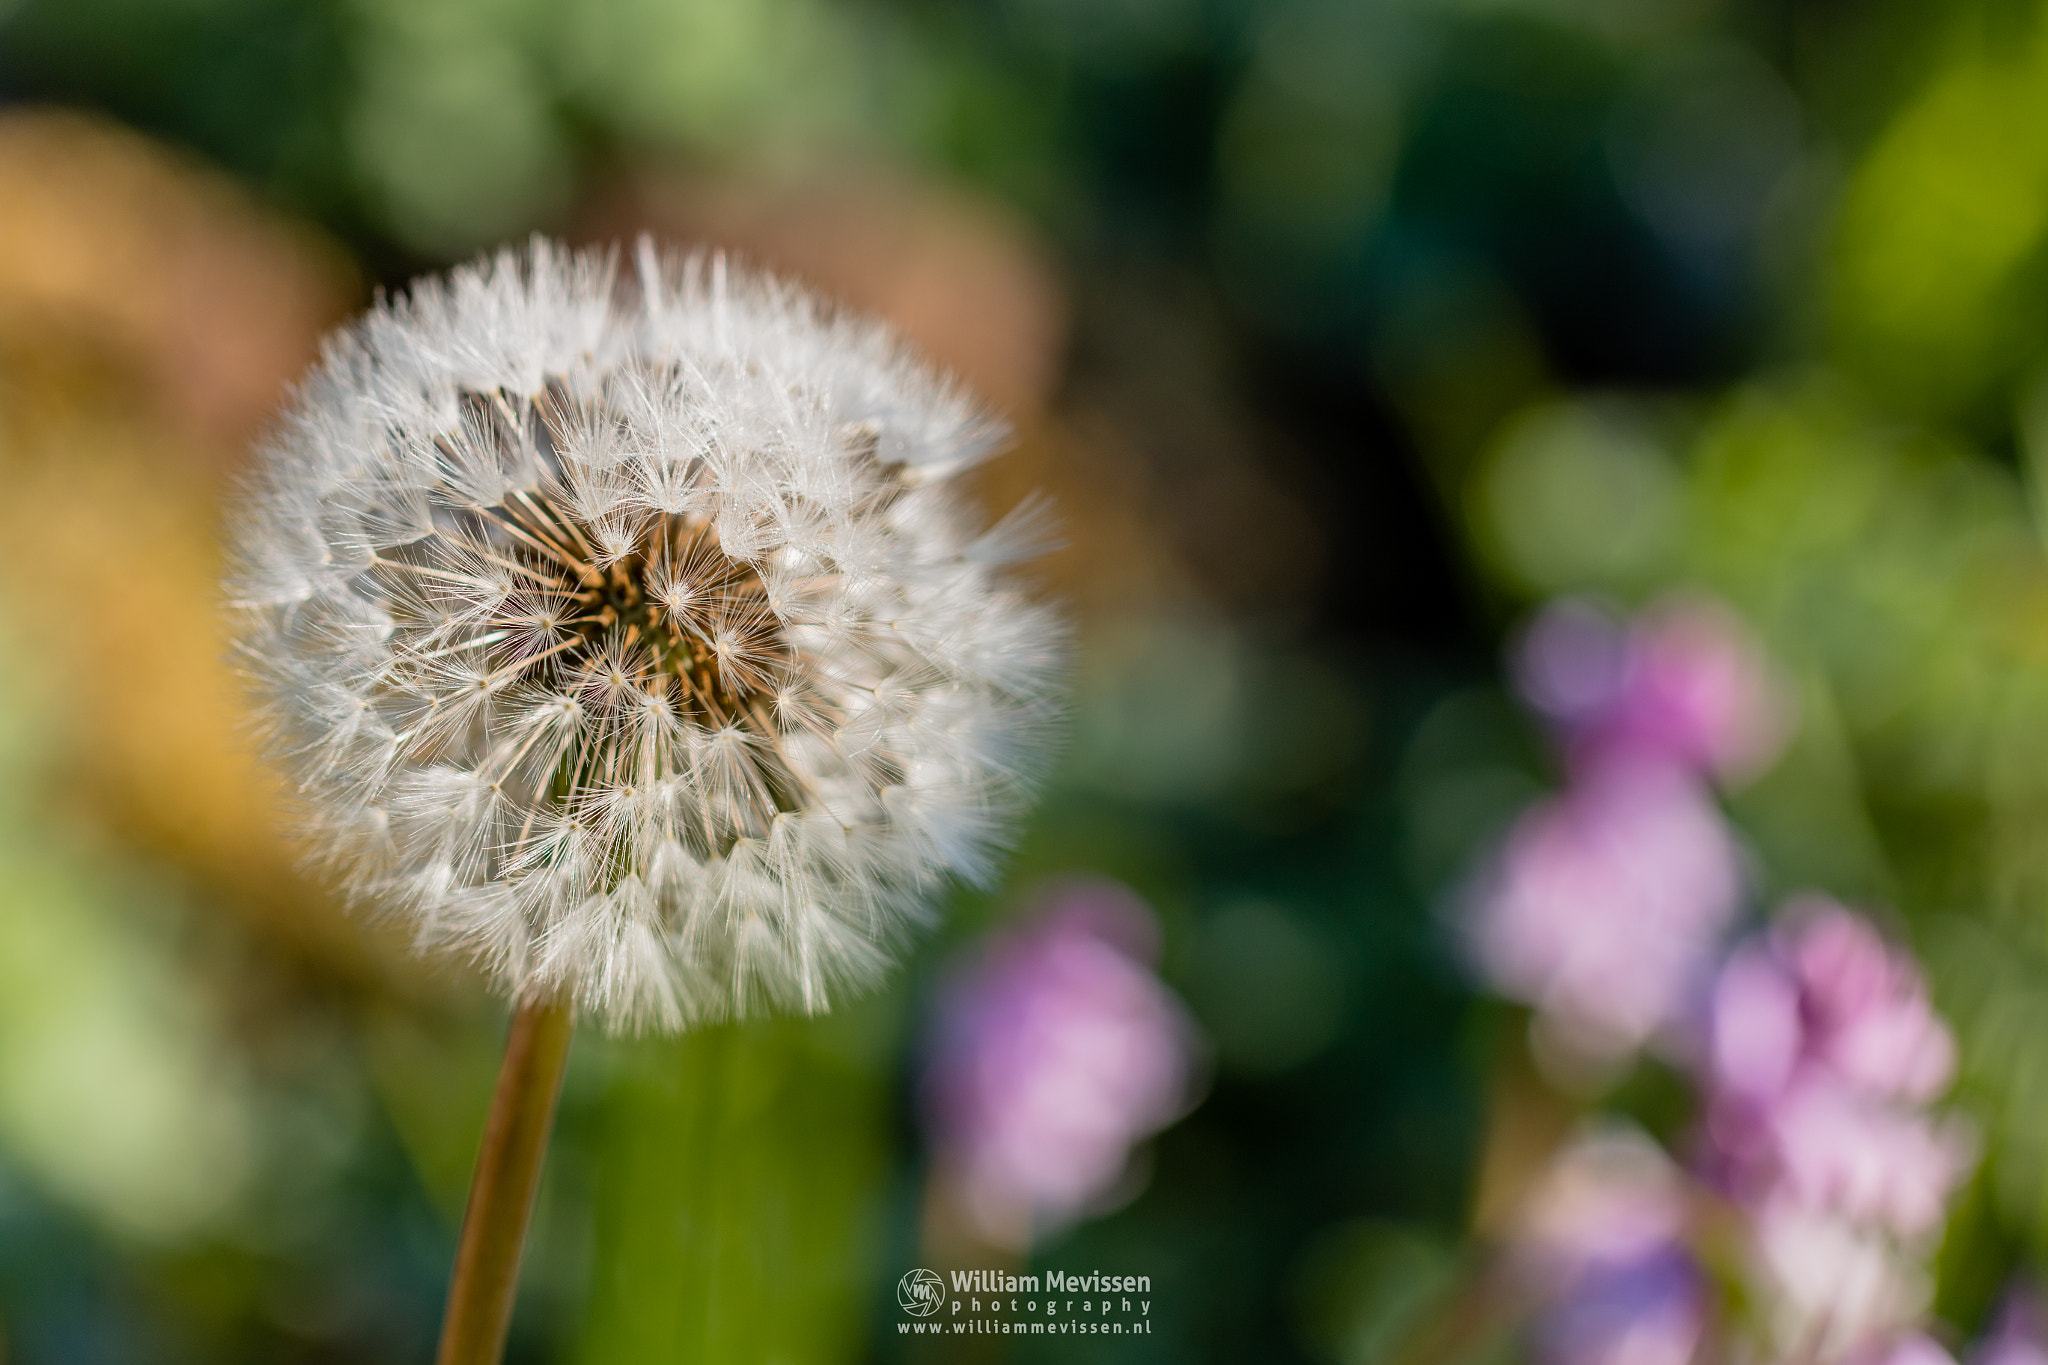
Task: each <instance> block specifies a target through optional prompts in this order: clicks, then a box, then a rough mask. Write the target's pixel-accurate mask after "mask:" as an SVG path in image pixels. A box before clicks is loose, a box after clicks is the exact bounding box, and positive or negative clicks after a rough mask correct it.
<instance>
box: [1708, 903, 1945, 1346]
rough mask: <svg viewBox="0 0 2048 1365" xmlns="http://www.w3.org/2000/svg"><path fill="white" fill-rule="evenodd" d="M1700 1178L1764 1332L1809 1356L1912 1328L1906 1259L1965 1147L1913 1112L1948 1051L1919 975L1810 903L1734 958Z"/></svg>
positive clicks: (1871, 938) (1938, 1216)
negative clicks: (1709, 1183) (1743, 1240)
mask: <svg viewBox="0 0 2048 1365" xmlns="http://www.w3.org/2000/svg"><path fill="white" fill-rule="evenodd" d="M1701 1060H1702V1062H1703V1065H1704V1069H1705V1073H1706V1074H1705V1081H1706V1086H1707V1106H1706V1108H1707V1138H1708V1141H1707V1145H1706V1150H1705V1152H1704V1153H1703V1158H1702V1159H1703V1164H1704V1166H1705V1168H1706V1170H1707V1173H1708V1174H1709V1175H1710V1176H1711V1177H1713V1178H1714V1179H1715V1180H1717V1181H1718V1182H1719V1183H1720V1184H1721V1185H1723V1186H1724V1187H1725V1189H1726V1190H1727V1192H1728V1194H1729V1196H1730V1197H1731V1198H1732V1199H1733V1200H1734V1201H1735V1202H1736V1204H1737V1206H1738V1207H1739V1208H1741V1209H1742V1210H1743V1211H1745V1212H1746V1213H1747V1215H1748V1217H1749V1219H1750V1222H1751V1226H1752V1233H1753V1238H1754V1249H1755V1252H1756V1257H1757V1267H1758V1270H1759V1272H1760V1274H1761V1277H1762V1279H1763V1281H1764V1283H1765V1286H1766V1289H1767V1294H1766V1298H1767V1300H1768V1301H1769V1304H1770V1315H1771V1317H1772V1320H1773V1331H1774V1333H1775V1334H1776V1335H1777V1337H1778V1338H1779V1340H1781V1341H1784V1342H1802V1343H1811V1344H1810V1345H1809V1346H1807V1347H1805V1348H1803V1349H1807V1350H1809V1351H1810V1352H1811V1353H1812V1354H1813V1355H1814V1358H1816V1359H1834V1358H1840V1357H1843V1356H1847V1355H1852V1354H1853V1355H1858V1356H1869V1355H1871V1354H1872V1353H1873V1352H1875V1351H1877V1350H1878V1349H1879V1348H1880V1347H1881V1346H1882V1345H1883V1344H1884V1343H1885V1342H1888V1341H1892V1340H1894V1338H1895V1337H1896V1334H1897V1333H1898V1332H1900V1331H1903V1330H1906V1329H1908V1328H1910V1327H1912V1325H1913V1324H1914V1322H1915V1321H1916V1319H1917V1315H1918V1313H1919V1312H1920V1310H1921V1307H1922V1305H1923V1304H1924V1301H1925V1297H1926V1275H1925V1272H1924V1270H1922V1268H1921V1265H1920V1261H1921V1258H1922V1256H1923V1254H1924V1253H1925V1251H1926V1250H1927V1248H1928V1246H1929V1244H1930V1243H1931V1241H1932V1240H1933V1238H1934V1237H1935V1236H1936V1235H1937V1234H1938V1232H1939V1230H1940V1228H1941V1225H1942V1222H1943V1219H1944V1218H1945V1216H1946V1210H1947V1204H1948V1199H1949V1196H1950V1194H1951V1193H1952V1192H1953V1191H1954V1189H1955V1186H1956V1183H1957V1181H1958V1180H1960V1179H1961V1177H1962V1176H1963V1174H1964V1173H1965V1172H1966V1171H1967V1170H1968V1168H1969V1165H1970V1162H1971V1160H1972V1150H1971V1148H1972V1144H1971V1141H1970V1138H1969V1135H1968V1133H1967V1131H1966V1130H1965V1129H1964V1128H1963V1127H1962V1126H1961V1125H1960V1124H1959V1123H1958V1122H1957V1121H1956V1120H1954V1119H1950V1118H1945V1117H1942V1116H1939V1115H1937V1114H1934V1113H1931V1112H1929V1111H1928V1110H1927V1109H1926V1108H1925V1105H1926V1104H1927V1102H1928V1101H1930V1100H1931V1099H1933V1098H1934V1097H1935V1096H1936V1095H1937V1094H1939V1093H1940V1091H1941V1090H1942V1089H1943V1088H1944V1087H1945V1086H1946V1085H1947V1084H1948V1081H1949V1078H1950V1076H1951V1074H1952V1073H1953V1071H1954V1066H1955V1044H1954V1041H1953V1039H1952V1038H1951V1037H1950V1035H1949V1031H1948V1028H1947V1026H1946V1025H1945V1024H1943V1022H1942V1021H1941V1019H1940V1017H1939V1016H1938V1015H1936V1014H1935V1012H1934V1009H1933V1006H1932V1004H1931V1003H1930V1002H1929V1001H1928V998H1927V989H1926V985H1925V983H1924V981H1923V980H1922V979H1921V975H1920V970H1919V967H1918V965H1917V964H1916V963H1915V962H1914V960H1913V958H1912V956H1911V954H1910V953H1908V952H1906V951H1905V950H1904V949H1901V948H1895V947H1892V946H1891V945H1888V944H1887V943H1886V942H1885V941H1884V939H1883V938H1882V937H1881V936H1880V935H1879V934H1878V932H1877V931H1876V929H1875V928H1873V927H1872V925H1871V924H1870V922H1869V921H1868V920H1866V919H1864V918H1862V917H1861V916H1859V915H1856V914H1855V913H1853V912H1851V911H1849V910H1847V909H1844V908H1843V907H1842V906H1840V905H1837V904H1835V903H1833V902H1832V901H1827V900H1823V899H1819V898H1811V897H1810V898H1806V899H1803V900H1800V901H1796V902H1794V903H1793V904H1792V905H1790V906H1788V907H1787V908H1786V910H1785V911H1784V912H1783V913H1782V914H1781V915H1780V917H1779V921H1778V923H1777V925H1776V926H1775V927H1774V928H1773V929H1772V930H1771V931H1770V932H1768V933H1766V934H1760V935H1757V936H1756V937H1754V938H1752V939H1751V940H1750V941H1748V942H1746V943H1744V944H1742V945H1740V946H1738V947H1737V948H1736V950H1735V951H1734V952H1733V953H1731V954H1730V955H1729V957H1728V960H1727V962H1726V964H1725V965H1724V966H1723V967H1722V969H1721V973H1720V976H1719V978H1718V979H1717V981H1716V982H1715V985H1714V990H1713V995H1712V1000H1711V1003H1710V1006H1709V1009H1708V1018H1707V1028H1706V1038H1705V1044H1704V1048H1703V1056H1702V1059H1701Z"/></svg>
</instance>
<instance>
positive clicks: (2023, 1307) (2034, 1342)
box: [1970, 1288, 2048, 1365]
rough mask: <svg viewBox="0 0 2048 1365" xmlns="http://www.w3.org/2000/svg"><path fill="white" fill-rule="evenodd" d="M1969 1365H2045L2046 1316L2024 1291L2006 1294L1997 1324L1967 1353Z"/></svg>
mask: <svg viewBox="0 0 2048 1365" xmlns="http://www.w3.org/2000/svg"><path fill="white" fill-rule="evenodd" d="M1970 1365H2048V1312H2044V1311H2043V1309H2042V1305H2041V1301H2040V1299H2038V1298H2036V1297H2035V1296H2034V1295H2033V1294H2032V1293H2030V1292H2029V1291H2027V1290H2026V1289H2024V1288H2019V1289H2013V1290H2010V1291H2008V1293H2007V1294H2006V1299H2005V1307H2004V1308H2003V1309H2001V1310H2000V1312H1999V1314H1998V1324H1997V1325H1996V1326H1995V1327H1993V1328H1992V1329H1991V1333H1990V1335H1989V1336H1987V1337H1985V1338H1984V1340H1983V1341H1982V1342H1981V1343H1979V1344H1978V1347H1977V1349H1976V1350H1975V1351H1974V1352H1972V1353H1971V1356H1970Z"/></svg>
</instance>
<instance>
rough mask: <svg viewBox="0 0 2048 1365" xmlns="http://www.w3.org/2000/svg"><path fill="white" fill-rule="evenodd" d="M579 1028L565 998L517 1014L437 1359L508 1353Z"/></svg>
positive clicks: (481, 1360) (448, 1362) (489, 1361)
mask: <svg viewBox="0 0 2048 1365" xmlns="http://www.w3.org/2000/svg"><path fill="white" fill-rule="evenodd" d="M575 1027H576V1024H575V1016H574V1015H573V1014H572V1013H571V1012H570V1009H569V1006H568V1004H567V1003H566V1002H564V1001H558V1000H552V999H530V1000H523V1001H521V1002H520V1004H519V1008H518V1010H517V1011H516V1012H515V1013H514V1014H513V1016H512V1030H511V1033H510V1034H509V1036H507V1038H506V1039H505V1061H504V1064H503V1065H502V1066H501V1067H499V1069H498V1088H497V1090H496V1091H495V1092H494V1093H493V1094H492V1096H491V1114H490V1118H489V1119H488V1120H487V1121H486V1123H485V1124H484V1140H483V1147H482V1149H481V1150H480V1151H478V1153H477V1158H476V1174H475V1176H474V1177H472V1178H471V1180H470V1184H469V1207H468V1209H467V1210H466V1211H465V1212H464V1213H463V1215H462V1242H461V1244H460V1245H459V1246H458V1247H457V1248H456V1252H455V1275H454V1278H453V1279H452V1280H451V1281H450V1282H449V1285H448V1312H447V1316H446V1317H445V1318H443V1319H442V1322H441V1353H440V1354H439V1355H438V1356H436V1357H435V1361H436V1365H498V1362H499V1361H500V1360H501V1359H502V1358H503V1357H504V1354H505V1334H506V1332H507V1331H508V1330H509V1329H510V1328H511V1325H512V1297H513V1295H514V1293H515V1292H516V1291H517V1290H518V1287H519V1255H520V1252H521V1250H522V1249H523V1248H524V1247H525V1244H526V1224H527V1220H528V1218H529V1217H530V1216H531V1215H532V1213H533V1196H534V1192H535V1191H536V1190H537V1189H538V1188H539V1186H540V1167H541V1160H542V1159H543V1158H544V1157H545V1156H546V1155H547V1150H548V1130H549V1129H550V1128H551V1127H553V1125H554V1121H555V1100H556V1097H557V1096H559V1095H560V1094H561V1091H562V1070H563V1066H564V1064H565V1063H566V1062H567V1061H568V1060H569V1037H570V1035H571V1034H572V1033H573V1032H574V1031H575Z"/></svg>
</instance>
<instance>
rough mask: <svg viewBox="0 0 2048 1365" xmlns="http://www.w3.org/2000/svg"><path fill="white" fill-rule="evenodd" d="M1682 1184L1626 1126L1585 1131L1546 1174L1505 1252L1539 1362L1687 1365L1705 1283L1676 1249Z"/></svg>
mask: <svg viewBox="0 0 2048 1365" xmlns="http://www.w3.org/2000/svg"><path fill="white" fill-rule="evenodd" d="M1688 1221H1689V1210H1688V1195H1687V1188H1686V1183H1685V1178H1684V1176H1683V1175H1682V1174H1681V1173H1680V1172H1679V1170H1678V1169H1677V1167H1675V1166H1674V1165H1672V1163H1671V1161H1670V1160H1669V1159H1668V1158H1667V1157H1666V1156H1665V1155H1664V1153H1663V1151H1662V1150H1660V1149H1659V1148H1658V1147H1657V1145H1656V1144H1655V1143H1653V1142H1652V1141H1650V1139H1649V1138H1647V1137H1645V1136H1644V1135H1643V1134H1642V1133H1640V1132H1638V1131H1636V1130H1635V1129H1632V1128H1623V1127H1609V1128H1604V1129H1596V1130H1593V1131H1592V1132H1589V1133H1586V1134H1584V1135H1582V1136H1580V1137H1578V1138H1576V1139H1575V1140H1574V1141H1573V1142H1572V1143H1571V1144H1570V1145H1569V1146H1567V1147H1566V1148H1565V1149H1564V1151H1563V1152H1562V1153H1560V1154H1559V1156H1558V1157H1557V1158H1555V1159H1554V1161H1553V1162H1552V1164H1551V1167H1550V1169H1549V1170H1548V1172H1547V1173H1546V1174H1545V1176H1544V1178H1543V1180H1542V1181H1541V1182H1540V1184H1539V1185H1538V1186H1537V1188H1536V1190H1535V1192H1534V1193H1533V1195H1532V1197H1531V1199H1530V1201H1529V1203H1528V1205H1527V1206H1526V1207H1525V1210H1524V1214H1523V1218H1522V1221H1521V1224H1520V1226H1519V1227H1518V1228H1517V1230H1516V1236H1515V1240H1514V1244H1513V1248H1512V1256H1513V1262H1512V1264H1513V1265H1514V1267H1515V1270H1516V1272H1517V1275H1518V1278H1519V1279H1520V1280H1521V1281H1522V1283H1523V1285H1524V1287H1525V1288H1526V1289H1527V1290H1529V1291H1531V1292H1532V1293H1534V1294H1535V1295H1536V1296H1537V1297H1538V1299H1539V1300H1540V1302H1541V1305H1542V1306H1541V1308H1540V1310H1539V1312H1538V1314H1537V1317H1536V1321H1535V1338H1536V1344H1537V1349H1538V1353H1539V1355H1540V1356H1541V1357H1542V1358H1543V1359H1545V1360H1549V1361H1555V1362H1558V1365H1686V1362H1687V1361H1689V1360H1691V1359H1692V1357H1693V1355H1694V1353H1695V1351H1696V1350H1697V1349H1698V1347H1699V1343H1700V1339H1701V1337H1702V1335H1703V1334H1704V1332H1705V1330H1706V1322H1707V1310H1708V1299H1707V1284H1706V1279H1705V1276H1704V1275H1703V1274H1702V1273H1701V1271H1700V1268H1699V1266H1698V1264H1697V1263H1696V1262H1695V1260H1694V1259H1693V1256H1692V1253H1691V1252H1690V1250H1689V1249H1688V1248H1687V1246H1686V1241H1685V1238H1686V1231H1687V1223H1688Z"/></svg>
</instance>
